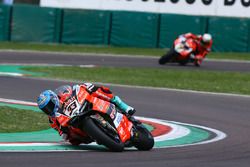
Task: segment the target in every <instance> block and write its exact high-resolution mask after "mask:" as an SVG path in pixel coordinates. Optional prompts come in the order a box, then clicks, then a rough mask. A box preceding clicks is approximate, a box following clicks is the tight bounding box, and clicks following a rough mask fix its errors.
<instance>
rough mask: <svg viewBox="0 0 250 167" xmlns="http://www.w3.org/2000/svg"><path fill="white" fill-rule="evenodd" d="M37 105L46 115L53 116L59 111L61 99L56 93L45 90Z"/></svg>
mask: <svg viewBox="0 0 250 167" xmlns="http://www.w3.org/2000/svg"><path fill="white" fill-rule="evenodd" d="M37 105H38V107H39V108H40V109H41V110H42V111H43V112H44V113H45V114H47V115H49V116H53V115H54V114H55V112H57V111H58V109H59V99H58V97H57V95H56V94H55V92H53V91H51V90H45V91H43V92H42V93H41V94H40V95H39V96H38V98H37Z"/></svg>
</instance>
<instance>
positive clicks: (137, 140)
mask: <svg viewBox="0 0 250 167" xmlns="http://www.w3.org/2000/svg"><path fill="white" fill-rule="evenodd" d="M135 129H136V130H135V134H134V135H135V136H134V139H133V143H134V146H135V147H136V148H137V149H138V150H141V151H148V150H151V149H152V148H153V147H154V137H153V135H152V134H151V133H150V132H149V131H148V130H147V129H146V128H145V127H144V126H143V125H142V124H140V125H137V126H136V127H135Z"/></svg>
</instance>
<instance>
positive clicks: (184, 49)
mask: <svg viewBox="0 0 250 167" xmlns="http://www.w3.org/2000/svg"><path fill="white" fill-rule="evenodd" d="M196 49H197V42H196V41H195V39H191V38H185V37H184V36H180V37H179V38H177V39H176V40H175V41H174V45H173V47H172V48H171V49H170V50H169V51H168V52H167V53H166V54H165V55H163V56H162V57H161V58H160V59H159V64H161V65H163V64H166V63H179V64H180V65H186V64H187V63H194V65H196V66H199V65H200V64H201V61H202V60H203V57H201V56H195V52H196Z"/></svg>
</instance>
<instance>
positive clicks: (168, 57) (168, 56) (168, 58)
mask: <svg viewBox="0 0 250 167" xmlns="http://www.w3.org/2000/svg"><path fill="white" fill-rule="evenodd" d="M174 57H175V51H174V48H171V49H170V50H169V51H168V52H167V53H166V54H165V55H163V56H162V57H161V58H160V59H159V64H161V65H163V64H166V63H168V62H171V61H172V60H173V59H174Z"/></svg>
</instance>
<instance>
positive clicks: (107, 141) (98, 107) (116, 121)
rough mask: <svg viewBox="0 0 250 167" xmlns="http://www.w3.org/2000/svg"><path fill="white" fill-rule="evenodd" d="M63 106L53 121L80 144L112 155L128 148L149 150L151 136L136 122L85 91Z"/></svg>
mask: <svg viewBox="0 0 250 167" xmlns="http://www.w3.org/2000/svg"><path fill="white" fill-rule="evenodd" d="M67 103H68V104H67V105H66V106H67V107H66V108H65V109H64V110H63V112H62V113H57V114H56V117H57V120H58V121H59V123H60V124H61V125H62V126H64V127H69V129H71V130H72V131H73V133H74V134H77V136H78V138H79V137H80V138H82V139H83V141H88V143H90V142H94V141H95V142H96V143H97V144H100V145H104V146H106V147H107V148H108V149H110V150H111V151H116V152H121V151H123V150H124V148H125V147H132V146H134V147H136V148H137V149H138V150H150V149H152V148H153V146H154V138H153V136H152V134H151V133H150V132H149V131H148V130H147V129H146V128H145V127H144V125H143V124H142V123H141V122H140V121H139V120H136V119H135V118H134V117H132V116H126V115H125V114H123V113H122V112H121V111H120V110H119V109H118V108H117V107H116V106H115V105H114V104H112V103H110V102H107V101H104V100H102V99H100V98H97V97H93V96H92V95H91V94H90V93H88V91H87V90H85V89H83V90H81V93H80V94H79V95H76V98H73V99H72V100H70V101H69V102H67ZM80 104H83V105H80Z"/></svg>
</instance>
